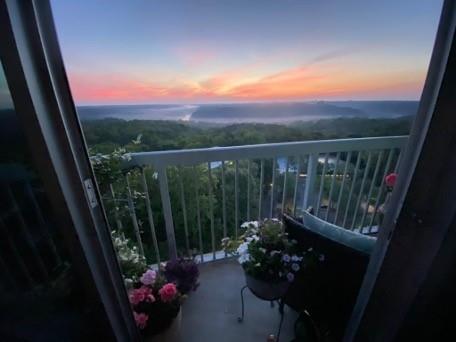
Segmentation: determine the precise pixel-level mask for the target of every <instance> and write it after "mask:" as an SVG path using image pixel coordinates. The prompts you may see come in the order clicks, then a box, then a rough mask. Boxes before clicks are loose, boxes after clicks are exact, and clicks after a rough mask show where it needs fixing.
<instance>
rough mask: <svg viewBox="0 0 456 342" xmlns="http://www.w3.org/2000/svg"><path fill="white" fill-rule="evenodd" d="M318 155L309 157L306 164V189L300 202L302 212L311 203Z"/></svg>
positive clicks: (314, 154)
mask: <svg viewBox="0 0 456 342" xmlns="http://www.w3.org/2000/svg"><path fill="white" fill-rule="evenodd" d="M317 166H318V153H312V154H310V155H309V162H308V164H307V177H306V188H305V191H304V199H303V202H302V210H303V211H305V210H307V208H308V207H309V206H310V205H311V204H312V203H313V197H314V185H315V178H317Z"/></svg>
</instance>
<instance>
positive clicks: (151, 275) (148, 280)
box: [140, 270, 157, 285]
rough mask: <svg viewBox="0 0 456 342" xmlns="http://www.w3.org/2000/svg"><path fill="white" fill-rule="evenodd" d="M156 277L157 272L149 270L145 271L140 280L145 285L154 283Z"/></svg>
mask: <svg viewBox="0 0 456 342" xmlns="http://www.w3.org/2000/svg"><path fill="white" fill-rule="evenodd" d="M155 278H157V272H155V271H154V270H147V271H146V272H144V273H143V275H142V276H141V278H140V280H141V283H143V284H144V285H152V284H153V283H154V281H155Z"/></svg>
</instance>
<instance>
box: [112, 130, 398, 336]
mask: <svg viewBox="0 0 456 342" xmlns="http://www.w3.org/2000/svg"><path fill="white" fill-rule="evenodd" d="M406 139H407V137H406V136H394V137H376V138H359V139H341V140H324V141H304V142H291V143H277V144H263V145H249V146H236V147H214V148H204V149H189V150H176V151H160V152H140V153H132V154H130V155H129V156H128V158H126V159H127V160H126V161H124V162H123V165H122V167H123V170H124V171H123V173H122V174H121V177H120V178H121V179H120V180H119V179H116V180H115V182H112V183H110V184H109V185H108V186H107V187H105V188H106V189H108V191H104V194H105V195H104V201H105V206H106V208H108V218H109V220H110V221H111V226H112V227H116V229H117V230H120V231H124V232H128V234H129V236H130V237H131V238H132V240H133V241H134V243H135V244H136V245H137V247H138V250H139V252H140V254H142V255H144V256H145V258H146V260H147V261H148V263H149V264H153V263H158V262H161V261H163V260H168V259H169V258H173V257H175V256H178V255H187V256H194V257H195V258H197V260H198V261H199V262H201V263H205V264H204V265H201V271H202V277H201V278H202V279H201V282H202V285H201V288H200V289H199V290H198V292H197V293H195V294H193V295H192V296H191V297H190V298H189V300H188V303H186V305H185V306H184V311H183V312H184V316H185V319H184V321H183V323H182V327H181V331H180V334H181V336H185V337H186V339H185V340H204V339H202V337H200V339H198V336H206V337H207V338H206V340H213V337H211V336H212V335H211V333H214V334H215V331H216V330H217V329H218V331H220V329H222V328H223V329H225V330H224V331H230V333H229V334H232V335H230V336H231V337H230V338H229V339H226V340H234V339H242V336H251V337H252V339H251V340H257V339H258V336H260V335H261V336H263V337H262V338H265V336H267V334H270V333H274V332H275V328H272V327H275V325H276V324H278V313H277V310H266V308H268V305H269V304H268V303H265V302H261V301H259V300H255V299H254V298H253V295H251V294H250V296H251V297H252V298H248V299H247V301H248V304H247V306H250V308H248V309H247V310H251V312H252V318H250V319H252V320H254V321H255V320H259V319H260V318H259V317H261V319H260V321H261V322H258V324H250V323H247V322H245V323H246V324H242V325H239V324H238V323H237V321H236V317H237V315H238V313H239V310H240V297H239V291H240V288H241V287H242V286H243V284H244V278H243V272H242V269H241V267H240V266H239V265H237V264H236V262H235V261H234V260H232V259H226V258H227V255H226V254H225V253H224V252H222V251H221V250H220V240H221V239H222V238H223V237H226V236H238V234H239V228H238V227H239V226H240V224H241V223H242V222H243V221H249V220H256V219H261V218H266V217H269V218H280V217H281V215H282V214H283V213H288V214H291V215H293V216H300V215H301V213H302V212H303V211H304V210H306V209H308V208H309V207H312V208H313V210H314V214H315V215H316V216H318V217H319V218H321V219H323V220H324V221H326V222H329V223H332V224H335V225H337V226H339V227H343V228H345V229H348V230H352V231H356V232H359V233H362V234H369V235H372V236H375V235H376V234H377V232H378V226H379V223H380V222H381V210H380V208H381V206H382V204H383V203H384V202H385V200H386V194H387V191H386V190H387V189H386V186H385V183H384V179H385V176H386V175H387V174H388V173H390V172H393V171H394V170H395V169H396V167H397V164H398V160H399V158H400V152H401V149H402V147H403V146H404V144H405V142H406ZM122 175H123V176H122ZM128 234H127V235H128ZM222 259H225V260H222ZM212 261H216V262H215V263H208V262H212ZM254 312H257V313H256V314H254ZM248 315H249V314H248ZM208 317H215V318H217V323H215V318H214V320H212V319H209V320H208ZM293 317H296V315H293V313H292V312H290V314H288V315H287V318H286V320H285V323H284V330H283V334H284V335H283V336H287V339H288V336H289V337H291V336H292V326H293ZM196 327H198V328H197V329H196ZM214 329H215V330H214ZM196 331H197V333H198V334H199V335H198V336H196V335H195V336H193V335H194V334H195V332H196ZM182 334H183V335H182ZM192 334H193V335H192ZM205 334H206V335H205ZM191 336H193V337H191ZM227 336H228V335H227ZM254 336H256V337H255V338H254ZM260 339H261V338H260ZM178 340H179V338H178ZM180 340H184V339H183V338H182V337H181V339H180Z"/></svg>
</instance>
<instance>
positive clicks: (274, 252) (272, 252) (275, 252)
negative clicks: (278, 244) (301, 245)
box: [269, 250, 281, 257]
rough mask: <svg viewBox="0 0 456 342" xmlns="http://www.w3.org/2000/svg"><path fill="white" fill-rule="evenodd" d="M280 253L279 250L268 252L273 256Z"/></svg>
mask: <svg viewBox="0 0 456 342" xmlns="http://www.w3.org/2000/svg"><path fill="white" fill-rule="evenodd" d="M280 253H281V252H280V251H276V250H273V251H271V252H270V253H269V254H270V255H271V256H272V257H273V256H274V255H276V254H280Z"/></svg>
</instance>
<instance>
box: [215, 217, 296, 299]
mask: <svg viewBox="0 0 456 342" xmlns="http://www.w3.org/2000/svg"><path fill="white" fill-rule="evenodd" d="M241 228H243V229H245V232H244V233H243V234H242V235H241V236H240V237H239V239H238V240H232V239H230V238H224V239H223V240H222V246H223V248H224V250H225V251H227V252H229V253H233V254H235V255H237V256H238V261H239V263H240V264H241V265H242V268H243V269H244V273H245V278H246V284H247V286H248V287H249V289H250V290H251V291H252V292H253V293H254V294H255V295H256V296H257V297H259V298H261V299H264V300H276V299H279V298H281V297H283V296H284V295H285V293H286V292H287V290H288V287H289V285H290V283H291V282H292V281H293V280H294V278H295V274H296V273H297V272H298V271H299V270H300V269H301V267H303V266H304V255H303V254H302V253H301V252H299V249H298V248H297V245H296V244H297V242H296V241H294V240H290V239H288V236H287V234H286V233H285V231H284V227H283V225H282V222H281V221H279V220H276V219H270V220H264V221H251V222H245V223H243V224H242V225H241Z"/></svg>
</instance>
